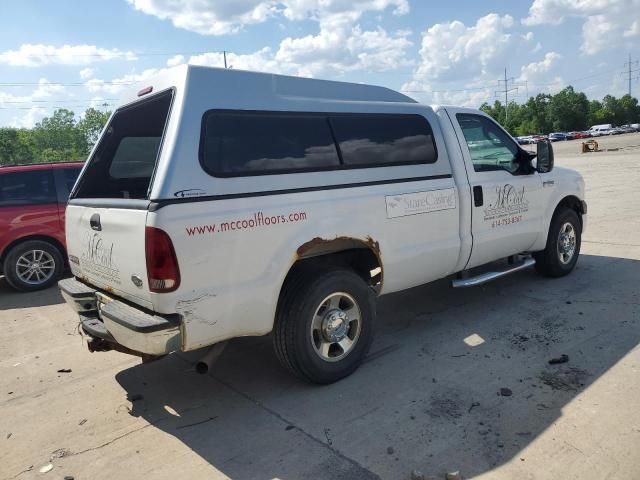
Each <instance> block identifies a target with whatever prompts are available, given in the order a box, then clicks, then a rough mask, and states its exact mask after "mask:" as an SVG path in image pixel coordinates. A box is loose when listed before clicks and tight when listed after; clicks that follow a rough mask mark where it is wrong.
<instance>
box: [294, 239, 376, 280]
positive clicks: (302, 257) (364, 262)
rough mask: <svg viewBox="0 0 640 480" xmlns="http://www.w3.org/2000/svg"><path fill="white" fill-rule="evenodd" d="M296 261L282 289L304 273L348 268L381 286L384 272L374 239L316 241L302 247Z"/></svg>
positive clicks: (297, 253) (298, 251)
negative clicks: (328, 268) (306, 271)
mask: <svg viewBox="0 0 640 480" xmlns="http://www.w3.org/2000/svg"><path fill="white" fill-rule="evenodd" d="M296 256H297V259H296V261H295V262H294V263H293V265H292V266H291V268H290V269H289V272H287V276H286V277H285V280H284V283H283V286H284V285H285V284H286V283H287V281H289V280H290V279H291V278H293V277H295V276H296V275H297V274H298V273H299V272H300V271H302V270H309V269H316V268H326V267H327V266H335V267H347V268H350V269H352V270H353V271H354V272H356V273H357V274H358V275H359V276H360V277H362V279H363V280H364V281H365V282H367V284H369V285H371V286H373V287H376V288H377V289H379V288H381V287H382V280H383V269H382V261H381V259H380V247H379V246H378V242H376V241H374V240H373V239H371V238H367V239H366V240H360V239H356V238H348V237H338V238H335V239H331V240H325V239H321V238H314V239H313V240H311V241H309V242H307V243H305V244H304V245H301V246H300V248H298V250H297V252H296Z"/></svg>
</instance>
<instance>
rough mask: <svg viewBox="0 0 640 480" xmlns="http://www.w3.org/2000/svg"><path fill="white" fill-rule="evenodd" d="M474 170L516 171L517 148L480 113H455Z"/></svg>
mask: <svg viewBox="0 0 640 480" xmlns="http://www.w3.org/2000/svg"><path fill="white" fill-rule="evenodd" d="M456 118H457V119H458V123H459V124H460V128H461V129H462V133H463V135H464V139H465V141H466V142H467V146H468V147H469V154H470V156H471V161H472V163H473V169H474V170H475V171H476V172H487V171H495V170H506V171H508V172H510V173H513V174H515V173H517V172H518V170H519V168H520V164H519V162H518V153H519V148H518V146H517V145H516V143H515V142H514V141H513V140H512V139H511V137H509V135H507V134H506V133H505V132H504V130H502V129H501V128H500V127H498V125H496V124H495V123H494V122H493V121H491V120H489V119H488V118H487V117H484V116H482V115H473V114H467V113H459V114H457V115H456Z"/></svg>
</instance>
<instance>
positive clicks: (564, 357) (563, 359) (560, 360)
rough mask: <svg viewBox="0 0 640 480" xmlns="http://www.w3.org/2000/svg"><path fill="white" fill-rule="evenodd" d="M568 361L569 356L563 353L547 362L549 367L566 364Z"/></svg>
mask: <svg viewBox="0 0 640 480" xmlns="http://www.w3.org/2000/svg"><path fill="white" fill-rule="evenodd" d="M568 361H569V355H567V354H565V353H563V354H562V355H560V356H559V357H556V358H552V359H551V360H549V365H557V364H559V363H567V362H568Z"/></svg>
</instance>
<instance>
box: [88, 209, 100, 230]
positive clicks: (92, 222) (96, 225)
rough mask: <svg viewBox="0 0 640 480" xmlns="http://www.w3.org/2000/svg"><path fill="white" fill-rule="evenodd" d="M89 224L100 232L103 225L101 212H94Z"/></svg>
mask: <svg viewBox="0 0 640 480" xmlns="http://www.w3.org/2000/svg"><path fill="white" fill-rule="evenodd" d="M89 225H91V228H92V229H93V230H95V231H97V232H99V231H100V230H102V225H101V224H100V214H99V213H94V214H93V215H91V218H90V219H89Z"/></svg>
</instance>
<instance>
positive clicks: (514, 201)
mask: <svg viewBox="0 0 640 480" xmlns="http://www.w3.org/2000/svg"><path fill="white" fill-rule="evenodd" d="M448 112H449V115H450V116H451V120H452V123H453V125H454V128H455V129H456V133H457V135H458V138H459V140H460V143H461V144H462V147H463V148H462V152H463V156H464V161H465V163H466V164H467V172H468V177H469V183H470V185H471V189H472V192H473V199H472V201H473V206H472V215H471V217H472V219H471V232H472V235H473V247H472V251H471V256H470V258H469V262H468V263H467V267H466V268H472V267H475V266H478V265H482V264H485V263H488V262H491V261H493V260H497V259H499V258H503V257H506V256H508V255H513V254H516V253H519V252H524V251H527V250H529V249H530V248H531V247H532V246H533V245H534V244H535V242H536V240H537V238H538V236H539V235H540V232H541V229H542V215H543V212H544V208H542V207H543V204H545V202H544V192H543V189H542V181H541V179H540V175H539V174H538V173H537V172H535V170H533V168H531V167H527V166H522V162H520V161H519V160H518V156H519V155H520V154H521V153H519V152H520V150H521V149H520V147H519V146H518V145H517V144H516V142H515V141H514V140H513V139H512V138H511V137H510V136H509V135H508V134H507V133H506V132H505V131H504V130H503V129H502V128H501V127H500V126H499V125H498V124H497V123H495V122H494V121H493V120H492V119H491V118H489V117H488V116H485V115H482V114H479V113H478V112H477V111H476V112H473V113H471V112H470V111H468V110H466V109H448ZM465 147H466V148H465Z"/></svg>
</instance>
